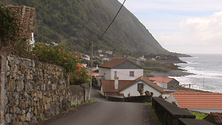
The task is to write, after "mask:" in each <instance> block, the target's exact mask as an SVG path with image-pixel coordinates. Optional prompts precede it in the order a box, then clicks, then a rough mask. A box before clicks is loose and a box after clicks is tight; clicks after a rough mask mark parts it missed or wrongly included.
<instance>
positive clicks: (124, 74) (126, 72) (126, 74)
mask: <svg viewBox="0 0 222 125" xmlns="http://www.w3.org/2000/svg"><path fill="white" fill-rule="evenodd" d="M115 71H117V77H119V80H135V79H137V78H138V77H140V76H143V69H111V79H107V80H114V72H115ZM130 71H134V77H130Z"/></svg>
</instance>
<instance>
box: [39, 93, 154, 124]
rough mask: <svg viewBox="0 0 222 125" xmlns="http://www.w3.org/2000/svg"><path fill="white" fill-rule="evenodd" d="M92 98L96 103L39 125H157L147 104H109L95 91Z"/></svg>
mask: <svg viewBox="0 0 222 125" xmlns="http://www.w3.org/2000/svg"><path fill="white" fill-rule="evenodd" d="M92 96H93V100H97V101H98V102H96V103H93V104H88V105H85V106H82V107H79V108H77V111H74V112H72V113H68V114H66V115H65V116H60V117H56V118H53V119H51V120H48V121H45V122H44V123H42V124H41V125H157V123H156V121H155V120H154V118H153V113H152V108H151V106H149V105H147V104H144V103H126V102H109V101H105V100H104V99H102V98H101V97H99V96H98V94H97V93H96V92H95V91H94V93H93V95H92Z"/></svg>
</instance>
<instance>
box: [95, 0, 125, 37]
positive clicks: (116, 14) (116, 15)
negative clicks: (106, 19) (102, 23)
mask: <svg viewBox="0 0 222 125" xmlns="http://www.w3.org/2000/svg"><path fill="white" fill-rule="evenodd" d="M125 2H126V0H124V1H123V3H122V5H121V7H120V8H119V10H118V12H117V13H116V15H115V17H114V18H113V20H112V21H111V23H110V24H109V26H108V27H107V28H106V30H105V31H104V32H103V33H102V35H101V36H100V37H99V38H98V39H97V40H96V41H98V40H100V39H101V38H102V37H103V35H104V34H105V33H106V32H107V31H108V29H109V28H110V26H111V25H112V24H113V22H114V21H115V19H116V17H117V16H118V14H119V12H120V11H121V9H122V8H123V6H124V4H125Z"/></svg>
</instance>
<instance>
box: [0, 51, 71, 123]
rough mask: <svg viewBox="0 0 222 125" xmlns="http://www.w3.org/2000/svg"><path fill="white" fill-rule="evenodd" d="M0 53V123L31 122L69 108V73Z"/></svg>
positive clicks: (53, 66) (58, 68)
mask: <svg viewBox="0 0 222 125" xmlns="http://www.w3.org/2000/svg"><path fill="white" fill-rule="evenodd" d="M0 56H1V60H0V63H1V67H0V68H1V69H0V70H1V74H0V81H1V86H0V88H1V91H0V92H1V96H0V97H1V98H0V100H1V102H0V103H1V107H0V108H1V111H0V113H1V114H0V120H1V121H0V123H1V125H3V124H13V125H29V124H35V123H37V122H38V121H41V120H43V119H48V118H50V117H52V116H55V115H57V114H59V113H60V112H62V111H64V110H67V109H69V108H70V106H71V92H70V89H69V77H68V76H66V75H65V74H64V69H63V68H62V67H59V66H56V65H51V64H43V63H41V62H36V61H33V60H29V59H23V58H18V57H15V56H6V55H4V54H3V53H0Z"/></svg>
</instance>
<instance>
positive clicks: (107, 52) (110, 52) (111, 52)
mask: <svg viewBox="0 0 222 125" xmlns="http://www.w3.org/2000/svg"><path fill="white" fill-rule="evenodd" d="M105 53H106V54H110V55H112V54H113V51H106V52H105Z"/></svg>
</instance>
